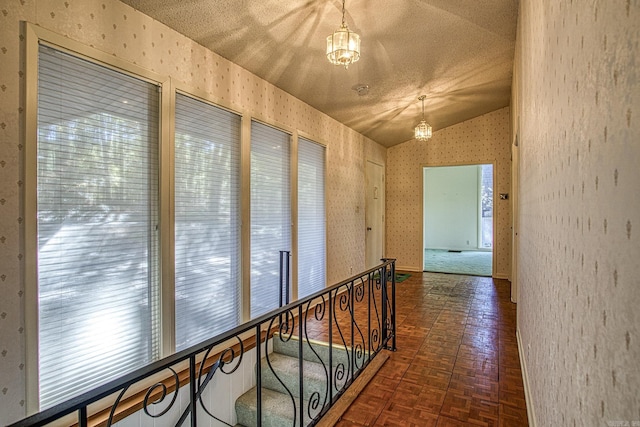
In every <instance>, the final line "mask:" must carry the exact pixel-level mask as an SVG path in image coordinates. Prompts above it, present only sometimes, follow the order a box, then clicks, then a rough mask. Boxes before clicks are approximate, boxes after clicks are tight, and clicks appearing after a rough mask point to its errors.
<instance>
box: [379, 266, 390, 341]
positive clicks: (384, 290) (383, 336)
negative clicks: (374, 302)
mask: <svg viewBox="0 0 640 427" xmlns="http://www.w3.org/2000/svg"><path fill="white" fill-rule="evenodd" d="M380 290H381V294H382V295H381V302H382V334H381V337H380V344H381V345H382V346H383V347H386V346H387V333H388V331H387V266H386V265H383V266H382V269H381V271H380Z"/></svg>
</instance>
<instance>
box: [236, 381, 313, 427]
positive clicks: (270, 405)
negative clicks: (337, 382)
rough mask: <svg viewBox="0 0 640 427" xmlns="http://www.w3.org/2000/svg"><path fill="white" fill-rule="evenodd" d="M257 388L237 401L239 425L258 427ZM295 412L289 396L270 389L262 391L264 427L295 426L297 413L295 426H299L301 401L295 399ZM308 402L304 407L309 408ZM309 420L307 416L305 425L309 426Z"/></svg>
mask: <svg viewBox="0 0 640 427" xmlns="http://www.w3.org/2000/svg"><path fill="white" fill-rule="evenodd" d="M256 397H257V388H256V387H253V388H252V389H251V390H249V391H248V392H246V393H245V394H243V395H242V396H240V397H239V398H238V399H237V400H236V414H237V417H238V425H240V426H244V427H254V426H257V415H256V414H257V410H258V409H257V405H256ZM294 402H295V405H296V406H295V411H294V407H293V403H292V401H291V397H290V396H289V395H288V394H283V393H280V392H277V391H274V390H269V389H268V388H263V389H262V426H263V427H284V426H293V425H294V413H295V417H296V419H295V425H296V426H297V425H298V422H299V421H298V420H299V418H298V417H299V416H300V399H298V398H294ZM307 405H308V402H306V401H305V402H304V407H305V408H307ZM309 421H310V420H309V419H308V417H307V416H306V414H305V417H304V424H305V425H307V424H309Z"/></svg>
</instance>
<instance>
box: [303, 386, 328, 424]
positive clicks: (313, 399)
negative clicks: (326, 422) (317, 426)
mask: <svg viewBox="0 0 640 427" xmlns="http://www.w3.org/2000/svg"><path fill="white" fill-rule="evenodd" d="M321 399H322V396H321V395H320V393H319V392H317V391H314V392H313V393H312V394H311V396H309V403H308V404H307V415H308V416H309V418H310V419H313V418H314V417H315V416H316V415H317V414H318V412H320V410H319V409H318V408H320V409H322V408H324V405H325V404H326V400H325V402H323V403H322V406H320V401H321Z"/></svg>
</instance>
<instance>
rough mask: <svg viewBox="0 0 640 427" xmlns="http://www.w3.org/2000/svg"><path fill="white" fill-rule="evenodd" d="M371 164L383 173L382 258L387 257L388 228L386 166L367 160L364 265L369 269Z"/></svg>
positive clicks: (381, 197) (381, 198)
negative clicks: (367, 193) (368, 197)
mask: <svg viewBox="0 0 640 427" xmlns="http://www.w3.org/2000/svg"><path fill="white" fill-rule="evenodd" d="M369 163H371V164H372V165H374V166H377V167H379V168H380V171H381V172H382V174H381V186H380V189H381V191H380V193H381V194H380V197H379V198H380V200H381V206H380V208H381V211H382V217H381V218H380V223H379V225H380V229H381V239H380V244H381V246H382V247H381V248H380V253H381V254H382V256H383V257H384V256H385V246H386V245H385V241H386V238H385V237H386V228H385V224H386V221H385V219H386V189H385V187H386V180H385V172H386V171H385V166H384V165H383V164H380V163H377V162H375V161H373V160H366V161H365V198H364V201H365V213H364V222H365V231H364V232H365V238H364V241H365V256H364V258H365V259H364V263H365V268H369V267H368V260H367V257H368V254H369V245H370V239H369V233H368V230H367V227H368V226H369V224H370V222H369V218H370V216H371V215H372V214H371V206H370V205H369V203H367V196H366V192H367V191H368V190H369V182H370V180H371V177H370V175H369ZM378 264H379V262H376V263H375V264H374V266H375V265H378Z"/></svg>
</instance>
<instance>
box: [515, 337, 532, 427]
mask: <svg viewBox="0 0 640 427" xmlns="http://www.w3.org/2000/svg"><path fill="white" fill-rule="evenodd" d="M516 341H518V353H519V354H520V370H521V371H522V383H523V385H524V401H525V402H526V404H527V419H528V420H529V426H530V427H536V414H535V412H534V410H533V401H532V398H531V388H530V387H529V374H528V372H527V362H526V361H525V360H524V349H523V348H522V338H521V337H520V328H516Z"/></svg>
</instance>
